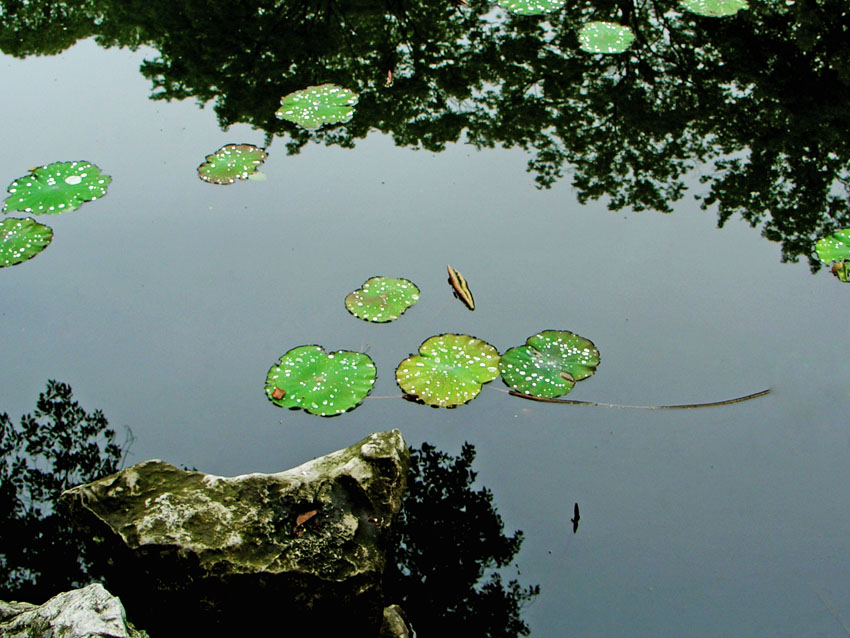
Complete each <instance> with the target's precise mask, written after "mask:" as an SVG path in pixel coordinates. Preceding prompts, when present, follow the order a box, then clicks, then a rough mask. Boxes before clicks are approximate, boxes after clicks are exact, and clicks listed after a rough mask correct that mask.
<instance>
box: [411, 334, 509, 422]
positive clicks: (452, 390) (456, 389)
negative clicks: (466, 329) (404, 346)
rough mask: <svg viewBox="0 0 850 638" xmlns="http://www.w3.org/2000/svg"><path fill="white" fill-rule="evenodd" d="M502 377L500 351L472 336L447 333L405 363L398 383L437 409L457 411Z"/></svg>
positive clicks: (430, 342) (436, 338) (415, 396)
mask: <svg viewBox="0 0 850 638" xmlns="http://www.w3.org/2000/svg"><path fill="white" fill-rule="evenodd" d="M498 376H499V351H498V350H496V348H494V347H493V346H491V345H490V344H489V343H487V342H486V341H482V340H481V339H476V338H475V337H470V336H469V335H457V334H443V335H437V336H436V337H431V338H430V339H427V340H426V341H424V342H423V343H422V345H421V346H419V354H416V355H411V356H410V357H408V358H407V359H405V360H404V361H402V362H401V363H400V364H399V366H398V368H397V369H396V371H395V378H396V382H397V383H398V385H399V387H400V388H401V389H402V391H404V392H405V393H406V394H408V395H410V396H412V397H413V398H415V399H416V400H417V401H421V402H422V403H425V404H427V405H431V406H434V407H444V408H453V407H455V406H458V405H462V404H464V403H466V402H468V401H471V400H472V399H474V398H475V397H476V396H478V393H479V392H481V386H482V385H483V384H485V383H488V382H490V381H492V380H493V379H495V378H496V377H498Z"/></svg>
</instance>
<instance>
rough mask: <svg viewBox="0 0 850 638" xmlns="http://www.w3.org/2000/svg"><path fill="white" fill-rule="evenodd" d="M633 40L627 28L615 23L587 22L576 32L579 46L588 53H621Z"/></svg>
mask: <svg viewBox="0 0 850 638" xmlns="http://www.w3.org/2000/svg"><path fill="white" fill-rule="evenodd" d="M634 39H635V34H634V33H633V32H632V30H631V29H630V28H629V27H627V26H624V25H622V24H617V23H616V22H588V23H587V24H585V25H584V26H583V27H582V28H581V29H580V30H579V32H578V41H579V46H580V47H581V50H582V51H587V52H588V53H622V52H623V51H625V50H626V49H628V48H629V46H630V45H631V43H632V41H633V40H634Z"/></svg>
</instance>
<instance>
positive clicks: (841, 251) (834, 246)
mask: <svg viewBox="0 0 850 638" xmlns="http://www.w3.org/2000/svg"><path fill="white" fill-rule="evenodd" d="M815 251H816V252H817V254H818V258H819V259H820V260H821V261H822V262H824V263H829V262H831V261H838V260H843V259H850V228H845V229H844V230H839V231H838V232H837V233H834V234H832V235H830V236H829V237H824V238H823V239H819V240H818V241H817V243H816V244H815Z"/></svg>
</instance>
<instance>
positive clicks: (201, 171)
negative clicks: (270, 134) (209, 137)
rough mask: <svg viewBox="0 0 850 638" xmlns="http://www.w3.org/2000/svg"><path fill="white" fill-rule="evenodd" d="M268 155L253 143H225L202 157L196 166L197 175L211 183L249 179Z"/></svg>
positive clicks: (228, 182)
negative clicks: (199, 163) (202, 160)
mask: <svg viewBox="0 0 850 638" xmlns="http://www.w3.org/2000/svg"><path fill="white" fill-rule="evenodd" d="M268 156H269V155H268V153H266V149H264V148H260V147H258V146H254V145H253V144H226V145H225V146H222V147H221V148H220V149H218V150H217V151H216V152H215V153H213V154H212V155H207V156H206V157H205V158H204V163H203V164H201V165H200V166H198V177H200V178H201V179H202V180H204V181H205V182H210V183H212V184H232V183H233V182H235V181H236V180H237V179H250V178H251V177H253V176H254V174H255V173H256V172H257V169H258V168H259V166H260V164H262V163H263V162H264V161H265V159H266V158H267V157H268Z"/></svg>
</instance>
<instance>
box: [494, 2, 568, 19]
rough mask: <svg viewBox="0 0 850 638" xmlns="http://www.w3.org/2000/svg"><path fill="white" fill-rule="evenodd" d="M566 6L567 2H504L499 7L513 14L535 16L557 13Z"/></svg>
mask: <svg viewBox="0 0 850 638" xmlns="http://www.w3.org/2000/svg"><path fill="white" fill-rule="evenodd" d="M565 4H566V0H502V2H500V3H499V6H501V7H504V8H505V9H507V10H508V11H510V12H511V13H516V14H519V15H524V16H533V15H541V14H544V13H550V12H552V11H556V10H558V9H560V8H561V7H563V6H564V5H565Z"/></svg>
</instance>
